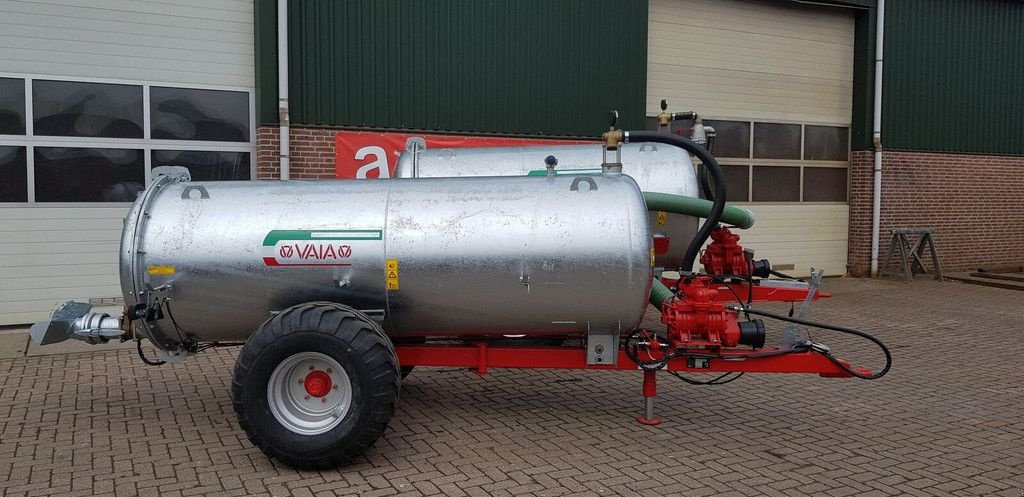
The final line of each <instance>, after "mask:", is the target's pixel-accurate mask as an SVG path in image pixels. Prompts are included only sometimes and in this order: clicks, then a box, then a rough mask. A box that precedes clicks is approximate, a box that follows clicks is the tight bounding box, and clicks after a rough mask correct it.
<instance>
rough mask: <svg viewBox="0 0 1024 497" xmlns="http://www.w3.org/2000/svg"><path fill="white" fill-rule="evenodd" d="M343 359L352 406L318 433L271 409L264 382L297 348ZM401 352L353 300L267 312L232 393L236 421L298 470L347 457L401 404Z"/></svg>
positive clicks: (366, 444)
mask: <svg viewBox="0 0 1024 497" xmlns="http://www.w3.org/2000/svg"><path fill="white" fill-rule="evenodd" d="M306 351H313V352H320V353H322V354H326V355H328V356H330V357H332V358H333V359H334V360H336V361H338V362H339V363H340V364H341V365H342V366H343V367H344V368H345V371H346V373H347V374H348V376H349V380H350V381H351V383H352V406H351V408H350V409H349V412H348V414H346V416H345V418H344V419H343V420H342V422H341V423H340V424H339V425H338V426H336V427H334V428H333V429H332V430H331V431H328V432H327V433H323V434H320V435H301V434H298V433H294V432H292V431H290V430H288V429H287V428H285V427H284V425H282V424H281V423H280V422H278V420H277V418H275V417H274V415H273V413H272V412H271V411H270V406H269V404H268V400H267V384H268V382H269V381H270V376H271V374H272V373H273V371H274V369H275V368H276V367H277V365H278V364H280V363H281V362H282V361H283V360H284V359H286V358H287V357H289V356H291V355H293V354H296V353H298V352H306ZM399 388H400V379H399V371H398V358H397V356H396V355H395V349H394V347H393V346H392V345H391V340H389V339H388V337H387V335H385V334H384V331H383V330H382V329H381V328H380V326H379V325H378V324H377V323H376V322H375V321H373V320H372V319H371V318H370V317H368V316H366V315H365V314H363V313H361V312H359V311H357V310H355V309H352V308H351V307H348V306H344V305H340V304H335V303H331V302H311V303H307V304H300V305H297V306H294V307H291V308H289V309H286V310H285V311H283V312H281V313H280V314H278V315H276V316H274V317H273V318H270V319H268V320H267V321H266V322H264V323H263V324H262V325H261V326H260V327H259V328H258V329H257V330H256V332H255V333H253V334H252V336H251V337H249V340H248V341H247V342H246V343H245V346H244V347H243V348H242V352H241V353H240V354H239V356H238V361H237V362H236V363H235V375H234V380H233V382H232V389H231V396H232V400H233V403H234V407H235V413H237V415H238V424H239V425H241V427H242V429H243V430H245V433H246V435H248V437H249V441H250V442H252V444H253V445H255V446H256V447H259V449H260V450H262V451H263V453H264V454H266V455H267V456H269V457H272V458H274V459H277V460H278V461H280V462H282V463H284V464H286V465H288V466H291V467H294V468H299V469H324V468H333V467H338V466H341V465H345V464H348V463H349V462H350V461H351V460H352V458H353V457H356V456H359V455H361V454H363V453H364V452H366V451H367V450H368V449H369V448H370V447H371V446H372V445H373V444H374V442H376V441H377V439H379V438H380V437H381V435H382V434H383V433H384V430H385V429H386V428H387V425H388V421H390V420H391V416H392V415H393V414H394V412H395V405H396V404H397V403H398V393H399Z"/></svg>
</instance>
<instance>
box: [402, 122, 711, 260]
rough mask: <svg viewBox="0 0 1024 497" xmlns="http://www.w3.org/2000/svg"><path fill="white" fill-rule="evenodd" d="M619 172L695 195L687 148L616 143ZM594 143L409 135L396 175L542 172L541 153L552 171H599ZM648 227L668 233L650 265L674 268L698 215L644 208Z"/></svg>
mask: <svg viewBox="0 0 1024 497" xmlns="http://www.w3.org/2000/svg"><path fill="white" fill-rule="evenodd" d="M621 151H622V159H621V161H622V172H623V174H626V175H629V176H631V177H632V178H633V179H635V180H636V182H637V184H638V185H639V186H640V189H641V190H642V191H645V192H655V193H669V194H672V195H683V196H687V197H698V196H700V193H699V187H698V183H697V175H696V172H695V170H694V166H693V160H691V158H690V154H688V153H686V152H685V151H684V150H682V149H679V148H676V147H671V146H668V145H662V144H658V143H630V144H624V145H622V146H621ZM602 152H603V149H602V146H601V145H600V144H584V145H532V146H524V147H483V148H435V149H428V148H425V146H424V145H423V142H422V140H417V139H416V138H412V139H410V141H409V143H408V145H407V148H406V151H405V152H403V153H402V155H401V156H400V157H399V158H398V165H397V167H396V168H395V177H397V178H414V177H415V178H439V177H465V176H522V175H527V174H531V173H532V174H543V172H544V169H545V166H544V159H545V157H547V156H549V155H553V156H555V158H556V159H558V166H557V167H556V168H555V172H556V174H581V173H599V172H601V163H602V162H603V156H602ZM649 220H650V225H651V231H652V233H654V234H656V235H662V236H665V237H668V238H669V250H668V253H666V254H659V255H658V256H657V257H656V261H655V265H657V266H658V267H663V268H676V267H679V266H680V265H682V262H683V253H684V252H685V251H686V247H687V246H688V245H689V244H690V240H692V239H693V237H694V236H695V235H696V234H697V228H698V219H697V218H695V217H692V216H683V215H679V214H671V213H657V212H652V213H650V214H649Z"/></svg>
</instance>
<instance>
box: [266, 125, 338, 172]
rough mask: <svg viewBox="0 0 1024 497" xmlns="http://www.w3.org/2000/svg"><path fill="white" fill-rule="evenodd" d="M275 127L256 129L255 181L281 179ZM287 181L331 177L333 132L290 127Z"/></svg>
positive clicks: (332, 170) (332, 167) (278, 144)
mask: <svg viewBox="0 0 1024 497" xmlns="http://www.w3.org/2000/svg"><path fill="white" fill-rule="evenodd" d="M278 131H279V130H278V128H277V127H276V126H261V127H260V128H259V129H257V130H256V178H257V179H278V178H280V177H281V161H280V158H279V157H278V149H279V147H280V141H279V139H278V138H279V136H280V133H279V132H278ZM289 136H290V138H291V146H290V148H291V158H292V160H291V170H290V175H289V176H290V177H291V179H318V178H333V177H334V130H331V129H322V128H292V129H291V132H290V134H289Z"/></svg>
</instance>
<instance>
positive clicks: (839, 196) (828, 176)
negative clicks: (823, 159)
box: [804, 167, 846, 202]
mask: <svg viewBox="0 0 1024 497" xmlns="http://www.w3.org/2000/svg"><path fill="white" fill-rule="evenodd" d="M804 202H846V168H835V167H805V168H804Z"/></svg>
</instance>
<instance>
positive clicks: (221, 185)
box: [31, 127, 889, 468]
mask: <svg viewBox="0 0 1024 497" xmlns="http://www.w3.org/2000/svg"><path fill="white" fill-rule="evenodd" d="M603 138H604V144H603V145H602V146H601V147H602V151H601V153H602V155H603V156H604V158H603V159H601V161H602V162H601V163H599V164H595V165H594V166H593V167H594V169H595V170H594V171H584V172H582V173H581V174H555V172H554V171H553V170H552V169H553V168H544V169H545V173H544V174H542V175H526V176H506V177H460V178H419V179H392V180H360V181H265V182H264V181H260V182H193V181H191V180H190V178H189V175H188V172H187V170H185V169H184V168H175V167H170V168H157V169H154V176H155V179H154V180H153V182H152V183H151V184H150V185H149V187H148V188H147V189H146V190H145V191H144V192H143V193H142V194H141V195H140V196H139V198H138V200H137V201H136V202H135V204H134V205H133V206H132V208H131V210H130V212H129V213H128V216H127V218H126V219H125V223H124V231H123V234H122V238H121V247H120V275H121V276H120V278H121V288H122V292H123V295H124V300H125V309H124V312H123V314H122V315H119V316H111V315H108V314H104V313H100V312H94V311H93V310H92V309H91V306H90V305H89V304H83V303H78V302H67V303H65V304H63V305H61V306H60V307H59V308H58V309H57V310H56V311H55V312H54V313H53V316H52V317H51V319H50V320H49V321H46V322H42V323H37V324H36V325H34V326H33V327H32V331H31V334H32V338H33V340H35V342H36V343H38V344H41V345H45V344H49V343H55V342H59V341H62V340H65V339H68V338H73V339H78V340H83V341H86V342H88V343H93V344H100V343H106V342H108V341H110V340H121V341H127V340H134V341H136V342H137V344H138V351H139V355H140V358H142V360H143V361H145V362H146V363H147V364H150V365H161V364H166V363H181V362H184V361H185V360H186V359H187V358H189V357H191V356H193V355H195V354H198V353H201V352H202V351H203V350H206V349H208V348H210V347H215V346H230V345H234V346H237V345H242V348H241V352H240V353H239V356H238V359H237V363H236V366H235V370H234V378H233V382H232V385H233V386H232V398H233V401H234V407H235V410H236V412H237V415H238V421H239V425H240V426H241V428H242V429H243V430H244V431H245V432H246V434H247V435H248V437H249V440H250V441H251V442H252V443H253V444H254V445H256V446H257V447H259V448H260V449H261V450H263V452H264V453H266V454H267V455H268V456H270V457H274V458H277V459H278V460H280V461H281V462H283V463H285V464H288V465H291V466H294V467H298V468H324V467H333V466H339V465H343V464H345V463H347V462H348V461H349V460H351V458H353V457H355V456H357V455H359V454H361V453H363V452H364V451H366V450H367V449H368V448H369V447H370V446H371V445H372V444H373V443H374V442H375V441H376V440H377V439H378V438H379V437H380V436H381V434H382V433H383V432H384V430H385V429H386V428H387V425H388V422H389V420H390V418H391V417H392V415H393V413H394V411H395V406H396V403H397V402H398V399H399V395H398V394H399V390H400V388H401V380H402V378H403V376H404V375H405V374H408V372H409V371H410V370H411V368H413V367H423V366H438V367H463V368H470V369H472V370H474V371H476V372H477V373H479V374H481V375H483V374H486V373H487V371H488V369H489V368H573V369H605V370H607V369H615V370H624V371H642V376H643V383H642V385H643V388H642V393H643V396H644V402H645V405H644V407H645V409H644V413H643V414H642V415H641V416H639V417H638V420H639V421H640V422H641V423H645V424H657V423H660V422H661V419H660V418H659V417H657V416H656V415H655V413H654V398H655V395H656V379H657V376H658V372H669V373H673V374H677V375H678V374H679V373H686V372H691V373H692V372H700V373H720V374H722V375H726V374H732V375H735V374H740V373H745V372H790V373H792V372H799V373H815V374H819V375H822V376H830V377H854V376H856V377H860V378H867V379H873V378H877V377H880V376H882V375H884V374H885V373H886V371H888V368H889V354H888V351H887V350H886V349H885V347H884V345H882V344H881V342H878V341H877V340H876V339H875V338H874V337H871V336H870V335H867V334H865V333H863V332H858V331H856V330H850V329H847V328H841V327H836V326H830V325H825V324H821V323H810V322H807V321H804V320H803V319H802V317H803V314H802V313H801V315H800V316H799V317H797V318H791V317H788V316H779V315H774V314H771V313H768V312H764V311H761V310H758V309H754V308H753V307H752V305H751V304H753V303H755V302H760V301H793V302H796V301H804V304H805V307H804V309H806V305H807V304H809V303H810V302H811V301H812V300H814V299H817V298H819V297H821V296H822V294H821V293H820V292H818V288H817V283H818V282H817V281H812V282H811V284H804V283H800V282H793V281H788V280H787V281H782V283H779V280H777V279H776V278H768V276H769V274H768V271H769V270H770V266H767V265H766V263H765V264H762V263H761V261H753V260H752V258H751V257H749V256H748V255H747V254H748V253H747V252H744V251H743V250H742V248H741V247H739V245H738V243H737V241H738V237H736V236H735V235H732V233H731V232H730V231H729V229H728V228H727V227H726V225H729V226H734V227H735V226H744V227H745V226H749V225H750V224H752V217H751V216H750V214H749V213H748V212H746V211H743V210H740V209H735V208H732V207H729V206H726V205H725V200H724V199H725V186H724V185H725V182H724V181H723V180H722V177H721V170H720V168H719V166H718V163H717V162H716V161H715V159H714V158H713V157H712V156H711V155H710V154H709V153H708V152H707V150H706V149H705V148H703V147H702V146H700V145H698V144H696V143H694V142H693V141H691V140H689V139H687V138H683V137H679V136H675V135H671V134H666V133H652V132H643V131H640V132H624V131H621V130H616V129H614V127H613V128H612V129H611V130H610V131H609V132H607V133H605V135H604V137H603ZM629 143H648V144H651V145H656V146H657V147H661V148H662V149H665V150H667V149H668V148H670V147H678V148H680V149H682V150H685V151H686V152H689V153H692V154H694V155H696V156H697V158H698V159H700V161H701V163H702V165H701V167H702V168H705V169H706V170H707V171H706V173H707V174H708V175H709V176H710V177H711V178H712V179H713V180H714V185H715V186H714V191H709V192H708V193H711V195H709V196H711V198H713V199H714V200H713V201H712V200H705V199H698V198H696V195H695V194H694V195H692V196H685V195H675V194H669V193H664V192H661V193H658V192H646V193H645V192H643V191H642V190H641V188H640V187H639V186H638V184H637V181H636V180H634V178H632V177H631V176H629V175H628V174H623V170H625V171H627V172H631V171H630V170H631V166H630V165H628V164H623V163H622V161H621V160H620V149H621V147H623V146H629V145H628V144H629ZM637 150H638V151H639V148H638V149H637ZM554 152H555V153H557V152H558V149H557V148H556V149H554ZM626 157H628V154H627V155H626ZM682 174H683V175H684V177H685V174H686V173H685V172H683V173H682ZM690 176H692V175H690ZM683 188H690V189H691V190H692V184H691V185H689V186H686V185H684V186H683ZM687 191H690V190H687ZM648 210H654V211H660V212H668V213H671V214H673V215H678V216H689V217H692V218H694V219H696V218H697V217H701V218H705V219H706V221H705V222H704V224H703V225H702V226H701V227H700V229H699V230H695V232H694V233H693V234H692V235H691V240H689V243H688V244H685V245H686V246H687V247H688V249H687V251H686V252H685V253H683V254H682V256H681V258H680V260H679V261H678V262H679V264H678V269H679V270H680V272H681V274H682V278H681V279H679V280H678V281H675V282H673V283H672V284H671V288H670V287H667V286H666V285H665V284H663V283H662V281H661V280H659V279H657V278H655V277H654V272H653V268H654V266H655V259H656V256H655V239H654V237H653V236H652V226H651V224H652V223H649V222H648V220H649V218H648ZM712 235H714V236H713V240H714V241H713V242H712V243H711V245H709V246H708V248H707V249H706V250H705V251H704V254H705V256H704V258H702V260H704V259H706V258H707V257H708V254H715V258H714V259H715V261H717V262H718V263H715V264H708V263H707V262H705V267H706V268H711V270H712V272H710V273H709V272H708V269H705V271H704V272H703V273H699V272H694V271H693V265H694V262H695V259H696V257H697V250H694V249H693V247H697V248H698V249H699V248H700V247H701V246H702V245H703V243H704V242H705V241H707V240H708V238H711V237H712ZM723 261H725V262H728V264H725V263H723ZM755 262H758V264H755ZM816 274H817V276H818V277H820V272H819V273H816ZM649 303H650V304H653V305H654V306H655V307H657V308H658V309H659V310H660V312H661V320H662V323H664V324H665V329H663V330H649V329H645V328H643V327H642V326H641V322H642V317H643V315H644V312H645V311H646V310H647V308H648V305H649ZM758 315H760V316H763V317H769V318H773V319H782V320H785V321H790V323H789V324H787V325H786V328H785V329H784V330H782V333H781V335H782V338H781V340H780V342H779V344H778V345H777V346H774V347H766V346H765V341H766V329H767V326H766V325H765V323H764V322H763V321H762V320H761V319H754V318H752V316H758ZM804 325H813V326H817V327H824V328H826V329H833V330H836V331H842V332H847V333H855V334H858V335H861V336H863V337H865V338H867V339H869V340H872V341H874V342H875V343H876V344H878V345H879V346H880V347H881V348H882V350H883V351H884V352H885V355H886V365H885V367H884V368H883V369H881V370H879V371H877V372H872V371H870V370H867V369H864V368H855V367H852V366H850V364H848V363H847V362H845V361H843V360H841V359H839V358H838V357H836V356H835V355H833V354H832V352H831V351H830V350H829V349H828V348H827V347H825V346H824V345H821V344H818V343H815V342H812V341H810V340H808V339H807V336H806V335H805V334H804V333H802V332H801V330H800V326H804ZM142 340H149V341H150V342H151V343H152V344H153V345H154V346H155V347H156V348H157V349H158V350H159V356H160V357H159V358H158V359H153V358H149V357H146V355H145V354H144V353H143V349H142ZM732 377H734V376H730V377H729V378H732ZM688 380H689V381H691V382H694V381H695V380H693V379H688ZM724 381H728V380H727V379H726V378H725V377H722V376H719V377H717V378H716V379H715V380H711V381H710V382H705V383H710V384H715V383H721V382H724Z"/></svg>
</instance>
